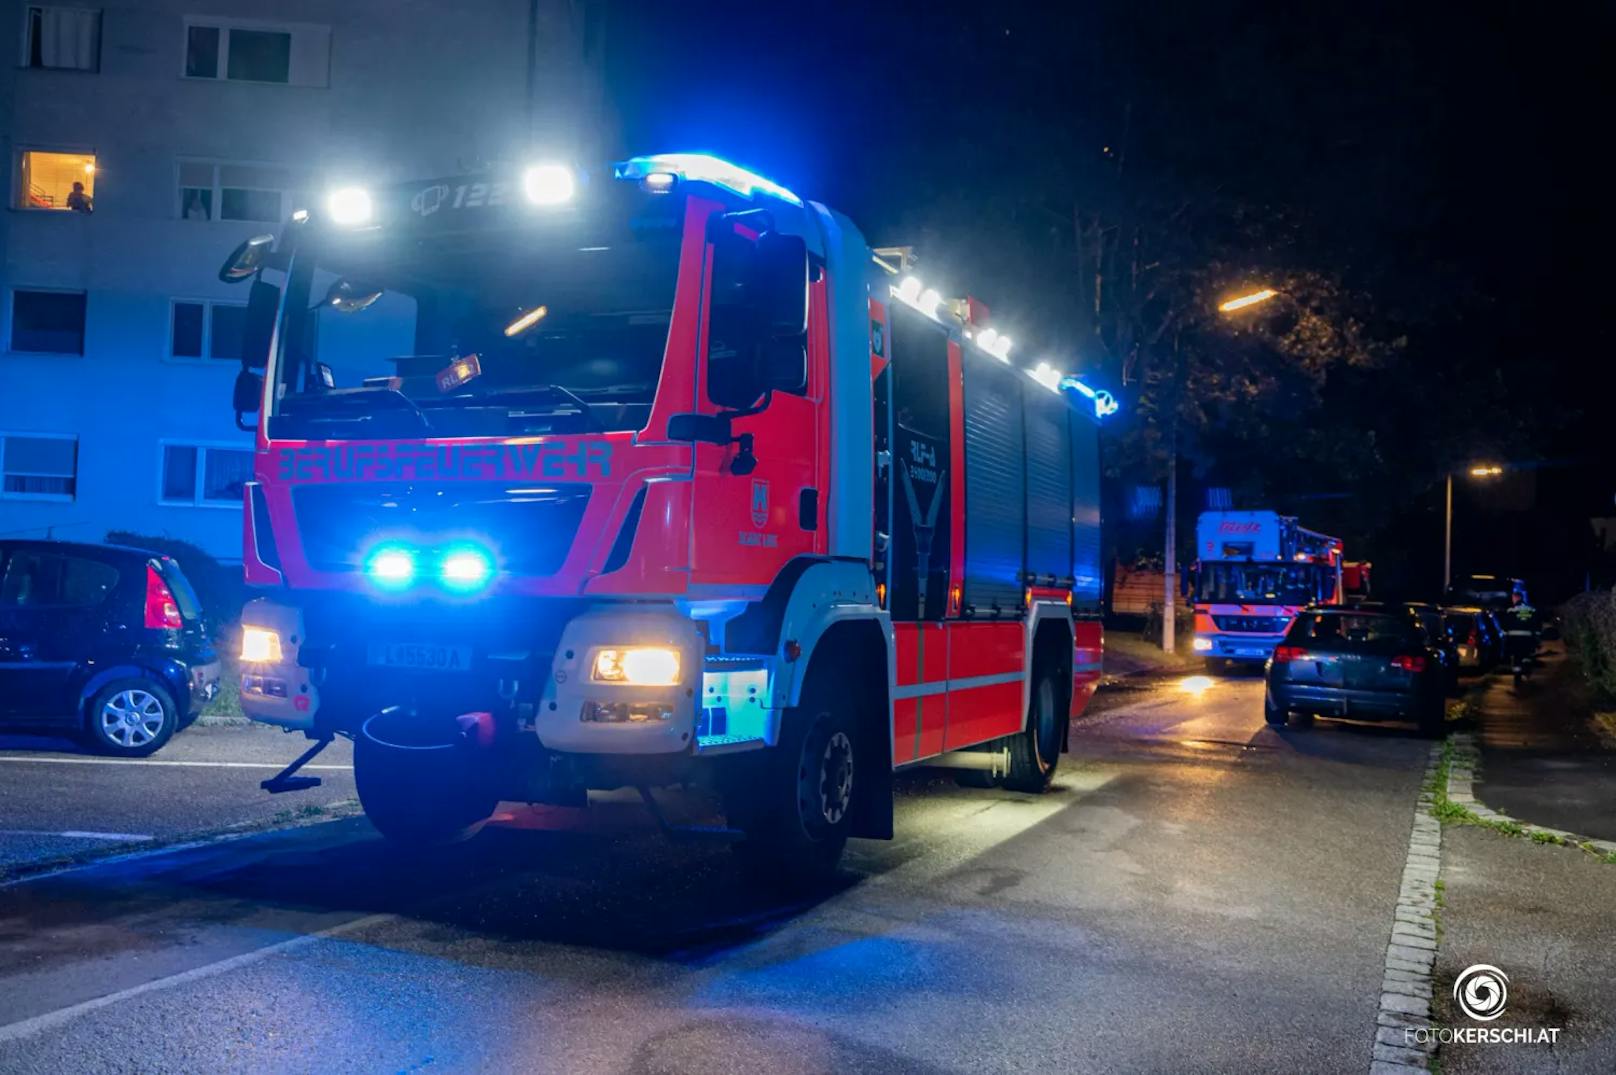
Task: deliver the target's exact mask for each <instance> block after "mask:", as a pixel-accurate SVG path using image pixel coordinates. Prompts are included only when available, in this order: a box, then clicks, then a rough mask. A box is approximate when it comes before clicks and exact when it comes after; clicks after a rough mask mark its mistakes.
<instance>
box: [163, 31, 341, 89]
mask: <svg viewBox="0 0 1616 1075" xmlns="http://www.w3.org/2000/svg"><path fill="white" fill-rule="evenodd" d="M330 53H331V31H330V28H329V27H325V26H287V27H277V26H265V25H262V24H257V23H255V24H252V25H233V24H230V23H214V22H206V23H192V24H188V25H187V26H186V27H185V77H186V78H202V79H223V80H226V81H229V82H267V83H272V84H277V85H282V86H285V85H293V86H324V85H326V82H327V75H328V73H329V67H330Z"/></svg>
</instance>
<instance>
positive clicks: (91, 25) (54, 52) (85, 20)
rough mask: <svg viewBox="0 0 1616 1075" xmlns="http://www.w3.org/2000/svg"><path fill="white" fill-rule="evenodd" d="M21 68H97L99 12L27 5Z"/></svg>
mask: <svg viewBox="0 0 1616 1075" xmlns="http://www.w3.org/2000/svg"><path fill="white" fill-rule="evenodd" d="M25 25H26V33H27V35H28V36H27V40H25V41H24V42H23V66H24V67H46V68H52V69H54V70H58V71H96V70H99V69H100V67H101V12H99V11H95V10H92V9H89V8H81V7H45V6H35V5H29V7H28V10H27V19H26V23H25Z"/></svg>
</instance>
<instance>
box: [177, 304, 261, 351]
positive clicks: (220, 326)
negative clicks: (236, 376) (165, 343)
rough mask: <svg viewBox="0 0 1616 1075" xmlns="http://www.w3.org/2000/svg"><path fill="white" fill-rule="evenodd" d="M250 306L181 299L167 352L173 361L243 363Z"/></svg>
mask: <svg viewBox="0 0 1616 1075" xmlns="http://www.w3.org/2000/svg"><path fill="white" fill-rule="evenodd" d="M246 319H247V307H245V306H243V305H241V304H239V303H234V302H204V301H202V300H200V299H194V300H193V299H182V300H177V301H176V302H175V303H174V314H173V318H172V321H171V331H170V333H169V348H168V353H169V355H170V356H171V357H173V358H227V359H231V360H232V361H240V360H241V332H242V325H243V324H244V323H245V322H246Z"/></svg>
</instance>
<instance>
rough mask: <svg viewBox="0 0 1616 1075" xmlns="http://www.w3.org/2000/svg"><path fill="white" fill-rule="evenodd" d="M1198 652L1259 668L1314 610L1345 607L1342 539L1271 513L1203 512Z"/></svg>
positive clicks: (1198, 531) (1197, 569)
mask: <svg viewBox="0 0 1616 1075" xmlns="http://www.w3.org/2000/svg"><path fill="white" fill-rule="evenodd" d="M1195 552H1196V558H1197V559H1196V562H1195V564H1194V566H1193V568H1192V574H1193V582H1194V607H1195V627H1194V630H1195V637H1194V639H1193V641H1192V642H1191V645H1192V646H1193V647H1194V650H1195V652H1196V653H1198V654H1200V655H1201V656H1203V657H1205V658H1207V660H1208V661H1209V662H1220V661H1221V662H1236V663H1250V664H1261V663H1262V662H1264V661H1266V660H1268V658H1269V657H1271V656H1272V655H1273V652H1274V647H1275V646H1277V645H1278V644H1279V642H1280V639H1282V638H1283V637H1284V636H1285V632H1286V630H1287V629H1288V628H1289V627H1290V623H1291V620H1292V619H1294V618H1295V616H1296V613H1297V612H1298V611H1300V610H1301V609H1302V608H1303V607H1305V606H1307V605H1310V604H1327V605H1333V604H1339V603H1340V602H1341V600H1342V594H1343V590H1342V560H1341V540H1340V539H1339V538H1333V537H1329V536H1327V535H1325V534H1320V533H1316V532H1314V531H1312V530H1308V529H1307V528H1305V527H1303V526H1302V525H1301V524H1299V523H1298V522H1297V521H1296V519H1295V518H1294V517H1292V516H1289V515H1281V514H1279V513H1278V512H1274V511H1207V512H1202V513H1201V517H1200V519H1199V520H1198V521H1197V523H1196V527H1195Z"/></svg>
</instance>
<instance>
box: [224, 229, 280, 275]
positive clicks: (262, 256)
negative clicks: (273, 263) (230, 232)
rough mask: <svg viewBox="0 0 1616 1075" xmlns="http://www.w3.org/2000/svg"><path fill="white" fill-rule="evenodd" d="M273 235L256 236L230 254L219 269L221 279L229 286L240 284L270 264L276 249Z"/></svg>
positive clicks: (245, 241)
mask: <svg viewBox="0 0 1616 1075" xmlns="http://www.w3.org/2000/svg"><path fill="white" fill-rule="evenodd" d="M274 246H275V237H274V236H273V235H254V236H253V237H252V238H251V239H246V240H244V241H243V242H242V244H241V245H240V246H238V247H236V248H235V249H234V250H232V251H231V252H230V256H229V257H227V258H225V259H224V264H223V265H221V266H220V267H219V279H220V280H221V281H223V282H224V283H227V284H239V283H241V282H242V281H243V280H245V279H247V278H248V277H250V276H252V275H253V274H255V273H256V272H258V270H259V269H262V268H263V267H264V266H265V265H267V264H269V255H270V251H271V250H273V249H274Z"/></svg>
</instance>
